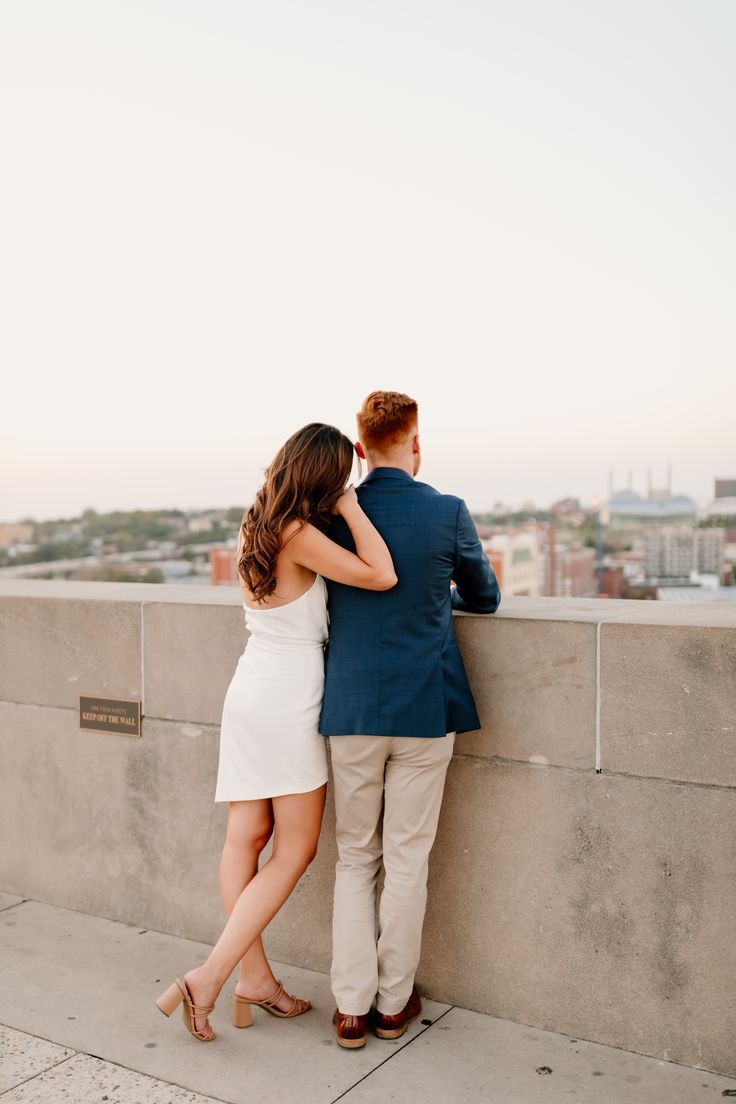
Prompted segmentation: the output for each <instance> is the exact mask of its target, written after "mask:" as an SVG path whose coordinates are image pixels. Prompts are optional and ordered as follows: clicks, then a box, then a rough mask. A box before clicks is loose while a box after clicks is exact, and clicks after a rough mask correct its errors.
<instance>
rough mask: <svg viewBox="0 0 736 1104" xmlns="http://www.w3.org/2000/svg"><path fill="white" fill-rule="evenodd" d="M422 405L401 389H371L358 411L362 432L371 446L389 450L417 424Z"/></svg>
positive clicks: (362, 440) (365, 440) (381, 450)
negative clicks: (404, 393)
mask: <svg viewBox="0 0 736 1104" xmlns="http://www.w3.org/2000/svg"><path fill="white" fill-rule="evenodd" d="M418 413H419V407H418V405H417V403H416V402H415V400H414V399H410V398H409V396H408V395H402V394H401V392H400V391H371V393H370V395H369V396H368V398H367V399H366V400H365V401H364V403H363V405H362V407H361V408H360V410H359V411H358V415H357V417H358V436H359V437H360V440H361V443H362V444H363V445H365V447H366V448H367V449H375V450H376V452H386V451H387V450H389V449H391V448H393V446H394V445H398V444H399V443H400V442H401V441H402V440H403V439H404V438H405V437H406V435H407V434H408V433H409V432H410V430H412V429H413V428H414V426H415V425H416V424H417V416H418Z"/></svg>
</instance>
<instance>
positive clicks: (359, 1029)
mask: <svg viewBox="0 0 736 1104" xmlns="http://www.w3.org/2000/svg"><path fill="white" fill-rule="evenodd" d="M332 1026H333V1027H334V1029H335V1034H336V1035H337V1045H338V1046H341V1047H350V1048H354V1047H362V1046H365V1034H366V1031H367V1030H368V1016H367V1015H366V1016H347V1015H346V1014H345V1013H344V1012H341V1011H340V1009H339V1008H336V1009H335V1014H334V1016H333V1017H332Z"/></svg>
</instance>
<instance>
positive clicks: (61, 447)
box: [0, 0, 736, 520]
mask: <svg viewBox="0 0 736 1104" xmlns="http://www.w3.org/2000/svg"><path fill="white" fill-rule="evenodd" d="M735 56H736V3H734V2H733V0H687V2H685V0H610V2H603V0H554V2H552V0H513V2H509V0H504V2H503V3H501V2H497V0H485V2H483V3H480V2H479V3H471V2H468V0H441V2H440V0H434V2H433V0H421V2H420V0H416V2H414V0H390V2H388V0H386V2H384V0H371V2H370V3H368V2H367V0H364V2H358V0H354V2H353V0H334V2H331V3H328V2H325V0H310V2H309V3H305V2H304V0H293V2H285V0H270V2H269V3H267V4H264V3H255V2H249V0H240V2H234V0H233V2H228V0H201V2H198V3H195V2H192V0H115V2H113V0H63V2H59V0H45V2H44V0H1V2H0V149H1V150H2V172H1V173H0V220H1V223H2V225H1V226H0V296H1V299H0V303H1V309H2V318H1V320H0V364H1V365H2V373H3V376H2V378H3V383H2V392H1V394H2V414H1V415H0V418H1V421H0V426H1V428H2V440H1V442H0V470H1V471H2V482H1V484H0V520H13V519H15V518H17V517H20V516H25V515H32V516H36V517H39V518H41V517H55V516H63V515H69V514H73V513H77V512H79V511H80V510H82V509H84V508H85V507H87V506H93V507H95V508H96V509H100V510H105V509H115V508H122V509H127V508H134V507H142V508H156V507H169V506H178V507H181V508H187V507H200V506H208V505H209V506H227V505H231V504H239V503H243V502H247V501H249V500H250V498H251V496H252V494H253V492H254V491H255V489H256V486H257V484H258V481H259V479H260V469H261V468H262V467H264V466H265V465H266V464H267V463H268V461H269V460H270V458H271V456H272V454H273V452H274V451H275V449H276V448H277V447H278V446H279V445H280V444H281V443H282V441H283V440H284V439H285V438H286V437H287V436H288V435H289V434H290V433H291V432H293V431H294V430H295V429H297V428H298V427H299V426H300V425H303V424H304V423H306V422H308V421H312V420H319V421H329V422H334V423H335V424H337V425H339V426H340V427H341V428H342V429H344V430H345V431H346V432H348V433H349V434H350V435H351V436H352V435H353V433H354V413H355V411H356V409H357V408H358V406H359V404H360V401H361V400H362V398H363V397H364V395H365V394H366V393H367V392H368V391H370V390H372V389H374V388H376V387H387V388H392V389H396V390H402V391H408V392H409V393H411V394H412V395H413V396H414V397H416V398H417V399H418V400H419V402H420V408H421V412H420V417H421V422H420V430H421V434H422V443H423V449H424V457H425V459H424V465H423V470H422V477H423V478H425V479H426V480H427V481H429V482H431V483H434V484H435V486H437V487H438V488H439V489H440V490H443V491H451V492H453V493H456V494H460V495H462V496H463V497H465V498H466V500H467V501H468V503H469V505H470V506H471V508H474V509H483V508H485V507H488V506H490V505H492V504H493V503H494V502H495V501H497V500H503V501H505V502H511V503H512V504H518V503H520V502H521V501H522V500H523V499H532V500H534V501H536V502H537V503H539V504H542V505H544V504H548V503H549V502H551V501H552V500H554V499H555V498H558V497H560V496H562V495H565V494H576V495H580V496H582V498H583V500H584V501H589V500H590V498H591V496H593V495H599V496H601V497H605V496H606V494H607V489H608V471H609V468H611V467H612V468H613V469H614V471H615V473H616V484H617V485H622V484H624V483H625V481H626V473H627V469H628V468H633V470H634V485H635V487H637V489H639V490H644V489H645V479H646V470H647V467H649V466H651V467H652V468H653V469H654V477H655V482H657V483H660V482H662V481H663V480H664V476H665V468H666V463H667V461H672V463H673V465H674V489H675V490H676V491H680V492H683V493H689V494H692V495H694V496H695V497H696V498H698V499H699V500H701V501H707V500H708V499H709V498H710V497H711V496H712V480H713V477H714V476H716V475H720V476H736V431H735V429H734V427H735V425H736V418H735V416H734V405H735V404H734V400H735V399H736V357H735V355H734V354H735V353H736V321H735V319H734V305H735V304H736V207H735V205H734V196H736V143H735V141H734V127H735V120H736V113H735V112H736V65H735V64H734V57H735Z"/></svg>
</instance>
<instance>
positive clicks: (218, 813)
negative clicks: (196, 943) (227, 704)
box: [0, 704, 227, 938]
mask: <svg viewBox="0 0 736 1104" xmlns="http://www.w3.org/2000/svg"><path fill="white" fill-rule="evenodd" d="M217 739H218V736H217V731H216V730H215V729H213V728H207V727H205V726H201V725H175V724H170V723H168V722H161V721H155V720H147V721H145V722H144V729H143V737H142V738H141V739H140V740H131V739H129V738H128V737H125V736H117V735H111V734H109V733H104V732H90V731H86V730H80V729H79V728H78V727H77V719H76V715H75V714H74V713H72V712H70V711H68V710H62V709H33V708H31V707H28V706H17V705H9V704H0V762H2V764H3V776H4V777H11V778H15V779H18V780H20V782H19V784H18V785H16V786H13V787H12V788H10V789H9V790H8V792H7V794H6V799H5V800H3V801H2V802H0V885H2V886H3V887H4V888H5V889H6V890H9V891H10V892H16V893H22V895H23V896H26V897H31V898H34V899H36V900H39V901H48V902H50V903H52V904H57V905H64V906H67V907H69V908H75V909H81V910H82V911H84V912H90V913H95V914H97V915H100V916H109V917H113V918H115V919H121V920H127V921H129V922H130V923H137V922H138V920H140V919H143V920H145V923H144V924H142V925H141V926H146V927H157V928H161V929H162V930H164V931H170V932H174V933H177V934H180V933H186V934H188V935H189V936H191V937H194V938H197V937H210V936H211V935H212V933H213V931H214V928H215V925H216V923H217V922H219V921H220V920H221V918H222V916H223V913H222V907H221V905H220V903H219V891H218V882H217V863H218V861H219V853H220V850H221V848H222V841H223V839H224V832H225V821H226V815H227V813H226V806H224V805H221V804H217V805H215V803H214V801H213V798H214V785H215V774H216V770H217ZM192 886H194V887H196V891H195V892H192Z"/></svg>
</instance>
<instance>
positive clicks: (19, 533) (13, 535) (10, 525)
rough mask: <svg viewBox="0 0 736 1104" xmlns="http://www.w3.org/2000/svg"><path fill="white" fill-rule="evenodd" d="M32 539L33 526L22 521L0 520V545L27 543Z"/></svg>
mask: <svg viewBox="0 0 736 1104" xmlns="http://www.w3.org/2000/svg"><path fill="white" fill-rule="evenodd" d="M32 540H33V526H32V525H29V524H26V523H24V522H20V521H18V522H0V545H3V546H5V545H6V544H28V543H30V542H31V541H32Z"/></svg>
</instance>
